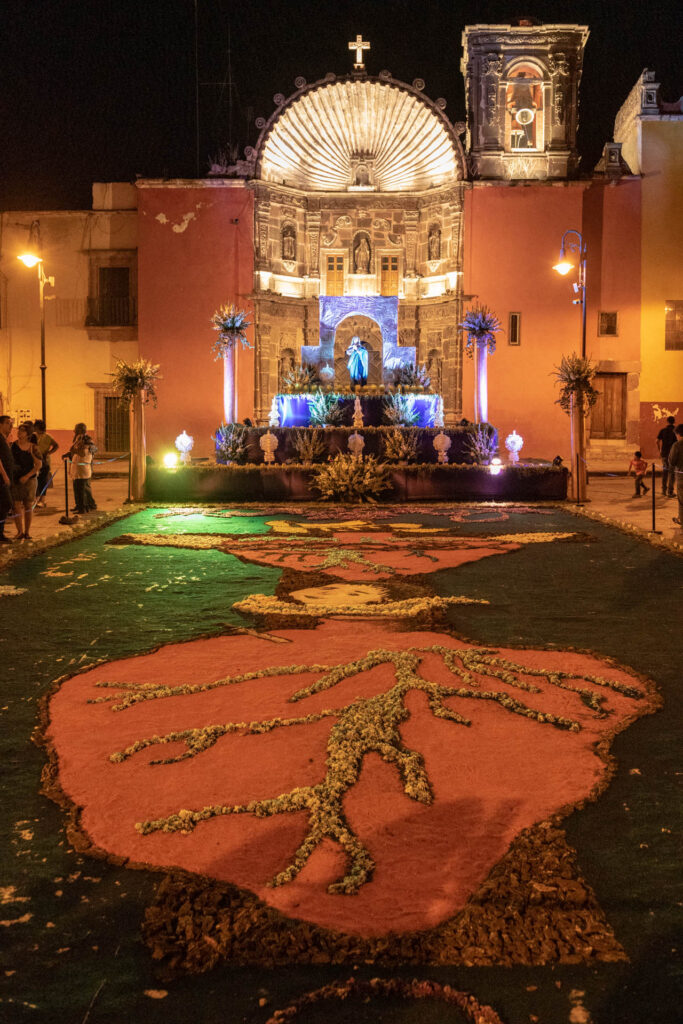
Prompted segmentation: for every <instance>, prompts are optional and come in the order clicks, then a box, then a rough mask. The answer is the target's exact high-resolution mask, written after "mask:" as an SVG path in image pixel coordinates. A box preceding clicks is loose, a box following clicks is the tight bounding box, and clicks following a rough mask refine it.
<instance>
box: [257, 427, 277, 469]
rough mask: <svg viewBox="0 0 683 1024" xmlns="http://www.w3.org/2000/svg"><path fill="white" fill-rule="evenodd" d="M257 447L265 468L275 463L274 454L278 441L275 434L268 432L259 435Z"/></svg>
mask: <svg viewBox="0 0 683 1024" xmlns="http://www.w3.org/2000/svg"><path fill="white" fill-rule="evenodd" d="M259 446H260V448H261V451H262V452H263V461H264V462H265V464H266V465H267V466H272V465H273V463H274V462H275V452H276V451H277V446H278V439H277V438H276V436H275V434H273V433H271V432H270V430H268V431H267V432H266V433H265V434H261V437H260V438H259Z"/></svg>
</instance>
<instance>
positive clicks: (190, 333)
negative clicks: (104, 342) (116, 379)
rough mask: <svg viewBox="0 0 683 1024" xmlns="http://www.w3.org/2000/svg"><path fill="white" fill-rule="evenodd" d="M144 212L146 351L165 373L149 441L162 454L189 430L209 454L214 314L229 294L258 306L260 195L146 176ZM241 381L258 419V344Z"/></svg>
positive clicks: (214, 418)
mask: <svg viewBox="0 0 683 1024" xmlns="http://www.w3.org/2000/svg"><path fill="white" fill-rule="evenodd" d="M138 210H139V243H138V245H139V248H138V273H139V296H140V298H139V311H138V317H139V338H140V354H141V355H142V356H143V358H145V359H149V360H151V361H152V362H153V363H159V364H160V366H161V371H160V372H161V376H162V377H163V380H162V381H161V383H160V384H159V388H158V394H159V404H158V407H157V409H156V410H154V409H152V408H151V406H148V414H147V449H148V451H149V453H150V454H151V455H152V456H153V457H154V458H157V459H158V458H160V457H161V456H162V455H163V453H164V452H165V451H169V450H172V449H173V442H174V440H175V438H176V437H177V435H178V434H179V433H181V432H182V431H183V430H186V431H187V432H188V434H191V435H192V436H193V437H194V439H195V447H194V451H193V455H198V456H201V455H209V454H211V453H212V452H213V444H212V441H211V435H212V434H213V433H214V431H215V429H216V427H217V425H218V424H219V423H220V422H221V420H222V419H223V366H222V363H221V362H220V361H219V362H216V361H214V358H213V354H212V353H211V345H212V344H213V342H214V340H215V337H216V335H215V332H214V331H213V329H212V327H211V325H210V323H209V321H210V318H211V316H212V314H213V313H214V312H215V310H216V309H218V307H219V306H220V305H221V304H223V303H226V302H235V303H237V304H238V306H239V307H240V308H242V309H246V310H248V311H251V303H250V301H249V300H248V298H247V296H248V295H249V294H250V293H251V291H252V287H253V269H254V256H253V253H254V244H253V198H252V193H251V191H249V190H247V189H246V188H245V187H244V184H243V183H242V182H230V183H227V184H226V183H224V182H216V183H213V182H210V181H198V182H193V181H184V182H182V183H174V182H168V183H166V182H142V183H139V185H138ZM250 340H251V342H252V344H253V329H252V330H251V331H250ZM237 380H238V414H239V417H240V419H243V418H244V417H245V416H250V417H251V416H253V402H254V384H253V382H254V371H253V352H252V351H250V350H244V351H238V357H237Z"/></svg>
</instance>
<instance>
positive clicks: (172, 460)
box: [164, 452, 178, 469]
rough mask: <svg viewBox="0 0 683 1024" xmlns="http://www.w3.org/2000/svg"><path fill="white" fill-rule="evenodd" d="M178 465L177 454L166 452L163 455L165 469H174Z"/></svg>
mask: <svg viewBox="0 0 683 1024" xmlns="http://www.w3.org/2000/svg"><path fill="white" fill-rule="evenodd" d="M177 465H178V454H177V452H166V454H165V455H164V466H165V468H166V469H175V467H176V466H177Z"/></svg>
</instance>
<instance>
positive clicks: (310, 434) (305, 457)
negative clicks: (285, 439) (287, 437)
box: [294, 427, 325, 464]
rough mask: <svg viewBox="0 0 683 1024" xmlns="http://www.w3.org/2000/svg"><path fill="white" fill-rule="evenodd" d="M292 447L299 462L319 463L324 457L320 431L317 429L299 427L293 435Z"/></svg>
mask: <svg viewBox="0 0 683 1024" xmlns="http://www.w3.org/2000/svg"><path fill="white" fill-rule="evenodd" d="M294 447H295V449H296V454H297V456H298V458H299V462H303V463H304V464H305V463H311V462H321V461H322V459H323V457H324V455H325V442H324V441H323V435H322V430H320V429H319V428H318V427H314V428H313V429H311V428H310V427H299V429H298V430H297V431H296V433H295V434H294Z"/></svg>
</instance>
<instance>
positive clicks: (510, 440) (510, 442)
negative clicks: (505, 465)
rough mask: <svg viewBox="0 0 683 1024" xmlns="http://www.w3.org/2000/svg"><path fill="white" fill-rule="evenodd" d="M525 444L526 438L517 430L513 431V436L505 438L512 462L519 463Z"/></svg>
mask: <svg viewBox="0 0 683 1024" xmlns="http://www.w3.org/2000/svg"><path fill="white" fill-rule="evenodd" d="M523 444H524V438H523V437H522V436H521V434H518V433H517V431H516V430H513V431H512V433H511V434H508V436H507V437H506V438H505V447H506V448H507V450H508V458H509V459H510V462H518V461H519V453H520V452H521V450H522V446H523Z"/></svg>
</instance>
